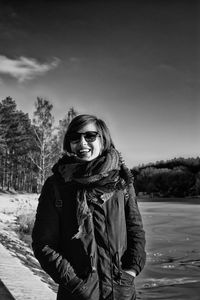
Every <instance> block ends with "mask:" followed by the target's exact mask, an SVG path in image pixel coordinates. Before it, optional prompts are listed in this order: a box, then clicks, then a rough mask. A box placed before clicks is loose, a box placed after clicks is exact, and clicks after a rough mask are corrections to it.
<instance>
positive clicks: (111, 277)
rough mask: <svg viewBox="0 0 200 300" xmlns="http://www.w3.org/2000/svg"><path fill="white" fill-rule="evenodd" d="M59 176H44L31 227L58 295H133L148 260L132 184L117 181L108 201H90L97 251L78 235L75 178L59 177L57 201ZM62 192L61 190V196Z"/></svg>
mask: <svg viewBox="0 0 200 300" xmlns="http://www.w3.org/2000/svg"><path fill="white" fill-rule="evenodd" d="M54 184H55V176H54V175H53V176H51V177H49V178H48V179H47V181H46V182H45V184H44V186H43V189H42V193H41V195H40V198H39V204H38V208H37V214H36V220H35V225H34V229H33V234H32V239H33V244H32V246H33V250H34V254H35V256H36V258H37V259H38V261H39V262H40V264H41V266H42V268H43V269H44V270H45V271H46V272H47V273H48V274H49V275H50V276H51V277H52V278H53V279H54V281H55V282H57V283H58V284H59V291H58V296H57V299H59V300H72V299H77V300H86V299H87V300H104V299H106V300H121V299H123V300H132V299H135V294H136V293H135V289H134V277H132V276H131V275H129V274H128V273H126V272H125V271H124V269H134V270H135V271H136V273H137V274H139V273H140V271H141V270H142V268H143V267H144V264H145V259H146V255H145V250H144V247H145V235H144V230H143V226H142V220H141V215H140V212H139V210H138V205H137V202H136V199H135V193H134V188H133V185H132V184H129V185H128V188H127V189H126V190H127V191H128V194H127V191H125V190H124V188H123V187H122V185H120V184H119V188H117V189H116V190H115V191H114V193H112V194H111V195H110V196H109V199H108V200H107V201H106V202H105V203H104V204H99V202H98V201H97V199H95V198H94V199H93V201H91V202H90V209H91V211H92V219H93V224H94V235H95V244H94V249H93V250H94V251H93V255H92V256H91V255H89V253H88V249H87V247H86V245H84V243H83V242H82V241H81V240H79V239H73V238H72V237H73V236H74V235H75V234H76V233H77V231H78V223H77V216H76V191H77V188H78V186H77V184H76V183H73V182H71V183H64V181H63V182H62V181H58V182H57V183H56V185H57V188H58V190H59V194H60V198H61V201H62V208H61V210H60V211H59V210H58V209H57V208H56V206H55V202H56V200H55V198H56V197H55V190H54ZM57 197H58V196H57Z"/></svg>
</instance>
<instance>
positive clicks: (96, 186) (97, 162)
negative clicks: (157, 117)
mask: <svg viewBox="0 0 200 300" xmlns="http://www.w3.org/2000/svg"><path fill="white" fill-rule="evenodd" d="M122 168H124V163H123V161H122V158H121V156H120V154H119V152H118V151H117V150H116V149H115V148H111V149H110V151H109V152H107V153H106V154H104V155H101V156H99V157H97V158H96V159H94V160H92V161H90V162H82V161H78V160H77V158H76V157H72V156H68V155H65V156H64V157H63V158H62V159H61V160H60V161H59V162H58V163H57V164H56V165H55V166H54V168H53V171H56V170H57V171H58V172H59V174H60V175H61V176H62V178H63V179H64V180H65V182H76V183H77V186H78V189H77V197H76V201H77V208H76V216H77V222H78V226H79V227H78V232H77V233H76V234H75V235H74V236H73V237H72V239H80V240H82V241H83V245H84V248H85V251H86V253H88V254H89V255H93V253H94V247H95V246H94V228H93V222H92V212H91V209H90V208H89V206H88V205H89V203H91V202H93V203H94V202H95V203H96V204H98V205H103V203H105V202H106V201H107V200H108V199H110V197H111V196H112V195H113V193H114V191H115V189H116V185H117V183H118V182H119V176H120V174H119V173H120V170H121V169H122ZM125 173H126V172H125Z"/></svg>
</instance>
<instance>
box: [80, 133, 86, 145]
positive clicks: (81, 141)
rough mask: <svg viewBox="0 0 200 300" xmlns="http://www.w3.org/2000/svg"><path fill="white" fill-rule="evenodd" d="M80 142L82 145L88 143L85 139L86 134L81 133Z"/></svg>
mask: <svg viewBox="0 0 200 300" xmlns="http://www.w3.org/2000/svg"><path fill="white" fill-rule="evenodd" d="M79 143H80V144H81V145H87V141H86V140H85V138H84V135H81V138H80V141H79Z"/></svg>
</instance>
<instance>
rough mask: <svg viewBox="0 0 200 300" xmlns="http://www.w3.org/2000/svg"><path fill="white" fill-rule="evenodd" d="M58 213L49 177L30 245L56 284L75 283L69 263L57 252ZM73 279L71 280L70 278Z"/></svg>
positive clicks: (73, 273)
mask: <svg viewBox="0 0 200 300" xmlns="http://www.w3.org/2000/svg"><path fill="white" fill-rule="evenodd" d="M59 238H60V232H59V214H58V212H57V211H56V208H55V199H54V190H53V187H52V181H51V178H49V179H47V181H46V182H45V184H44V186H43V188H42V192H41V195H40V197H39V204H38V208H37V213H36V219H35V224H34V228H33V233H32V241H33V242H32V247H33V251H34V254H35V257H36V258H37V259H38V261H39V263H40V265H41V267H42V268H43V269H44V270H45V271H46V272H47V273H48V274H49V275H50V276H51V277H52V278H53V280H54V281H55V282H56V283H58V284H63V285H66V284H67V283H69V281H70V283H73V284H75V283H76V284H77V282H78V281H81V280H79V279H78V278H77V277H76V274H75V272H74V270H73V268H72V266H71V265H70V263H69V262H68V261H67V260H66V259H65V258H64V257H63V256H62V255H61V253H59V242H60V241H59ZM72 279H73V280H72ZM71 280H72V281H71Z"/></svg>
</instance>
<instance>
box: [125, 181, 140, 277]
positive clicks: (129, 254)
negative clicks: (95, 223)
mask: <svg viewBox="0 0 200 300" xmlns="http://www.w3.org/2000/svg"><path fill="white" fill-rule="evenodd" d="M128 191H129V196H128V199H127V200H126V203H125V216H126V226H127V250H126V252H125V253H124V256H123V258H122V265H123V268H124V269H134V270H135V271H136V274H137V275H138V274H139V273H140V272H141V270H142V269H143V267H144V265H145V262H146V252H145V232H144V229H143V224H142V218H141V214H140V211H139V208H138V204H137V200H136V197H135V190H134V187H133V184H132V183H130V184H129V186H128Z"/></svg>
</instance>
